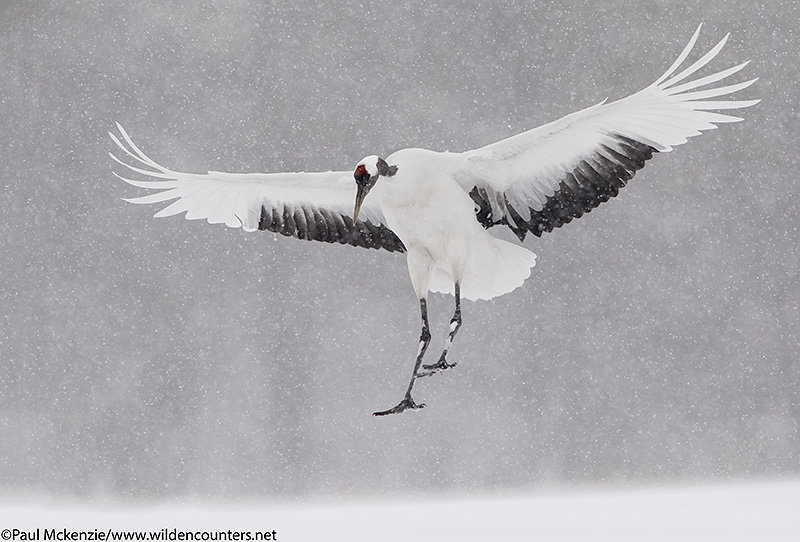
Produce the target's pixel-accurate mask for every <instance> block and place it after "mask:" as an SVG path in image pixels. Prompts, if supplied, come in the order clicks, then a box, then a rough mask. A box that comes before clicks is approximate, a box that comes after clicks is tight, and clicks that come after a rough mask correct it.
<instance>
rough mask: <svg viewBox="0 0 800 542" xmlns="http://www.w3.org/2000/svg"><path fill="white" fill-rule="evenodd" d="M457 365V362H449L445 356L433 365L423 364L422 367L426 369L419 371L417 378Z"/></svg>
mask: <svg viewBox="0 0 800 542" xmlns="http://www.w3.org/2000/svg"><path fill="white" fill-rule="evenodd" d="M456 365H457V363H456V362H453V363H447V360H446V359H445V357H444V356H442V357H440V358H439V361H437V362H436V363H433V364H431V365H423V366H422V368H423V369H425V370H424V371H420V372H418V373H417V376H416V378H420V377H423V376H431V375H435V374H436V373H438V372H439V371H444V370H445V369H450V368H451V367H455V366H456Z"/></svg>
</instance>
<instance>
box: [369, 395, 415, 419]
mask: <svg viewBox="0 0 800 542" xmlns="http://www.w3.org/2000/svg"><path fill="white" fill-rule="evenodd" d="M421 408H425V403H420V404H417V403H415V402H414V400H413V399H412V398H411V395H406V396H405V398H404V399H403V400H402V401H400V403H399V404H398V405H397V406H396V407H393V408H390V409H389V410H382V411H381V412H373V413H372V415H373V416H388V415H389V414H400V413H401V412H404V411H406V410H419V409H421Z"/></svg>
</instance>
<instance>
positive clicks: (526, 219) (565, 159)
mask: <svg viewBox="0 0 800 542" xmlns="http://www.w3.org/2000/svg"><path fill="white" fill-rule="evenodd" d="M699 32H700V28H699V27H698V29H697V31H696V32H695V33H694V35H693V36H692V38H691V40H690V41H689V44H688V45H687V46H686V48H685V49H684V50H683V52H681V54H680V55H679V56H678V58H677V59H676V60H675V62H674V63H673V64H672V66H670V68H669V69H668V70H667V71H666V72H665V73H664V74H663V75H662V76H661V77H660V78H659V79H657V80H656V81H655V82H654V83H653V84H651V85H650V86H648V87H646V88H645V89H643V90H641V91H639V92H636V93H634V94H632V95H630V96H628V97H626V98H623V99H621V100H617V101H615V102H611V103H606V102H605V101H604V102H601V103H599V104H596V105H594V106H591V107H588V108H586V109H584V110H582V111H578V112H576V113H572V114H570V115H567V116H565V117H563V118H561V119H559V120H557V121H555V122H551V123H549V124H546V125H544V126H540V127H539V128H535V129H533V130H529V131H527V132H523V133H521V134H518V135H515V136H512V137H509V138H507V139H504V140H502V141H498V142H496V143H492V144H490V145H487V146H485V147H482V148H479V149H475V150H471V151H467V152H463V153H440V152H434V151H430V150H426V149H403V150H400V151H397V152H395V153H393V154H391V155H389V156H388V158H386V159H385V160H384V159H382V158H379V157H377V156H374V155H372V156H368V157H367V158H365V159H364V160H362V161H361V162H360V163H359V164H358V165H357V166H356V168H355V172H348V171H339V172H325V173H266V174H264V173H251V174H236V173H222V172H209V173H208V174H192V173H183V172H177V171H172V170H170V169H167V168H165V167H163V166H160V165H159V164H158V163H156V162H155V161H153V160H151V159H150V158H148V157H147V156H146V155H145V154H144V153H143V152H142V151H141V150H139V148H138V147H137V146H136V145H135V144H134V143H133V141H132V140H131V139H130V137H129V136H128V134H127V133H126V132H125V130H123V129H122V127H121V126H119V125H117V127H118V129H119V131H120V134H121V135H122V140H120V139H119V138H118V137H117V136H115V135H113V134H111V137H112V139H113V140H114V142H115V143H116V144H117V145H118V146H119V148H120V149H121V150H122V151H123V152H124V153H125V154H126V155H127V156H128V157H129V158H131V159H132V160H133V161H134V164H135V165H134V164H131V163H128V162H125V161H122V160H120V159H119V158H117V157H116V156H114V155H113V154H112V155H111V156H112V158H114V159H115V160H116V161H117V162H119V163H120V164H123V165H124V166H126V167H127V168H129V169H130V170H132V171H134V172H136V173H138V174H141V175H143V176H145V177H146V178H148V180H133V179H127V178H124V177H121V178H122V179H123V180H125V181H126V182H128V183H130V184H132V185H134V186H137V187H140V188H145V189H149V190H156V191H157V192H154V193H150V194H148V195H145V196H141V197H138V198H134V199H131V200H129V201H131V202H133V203H142V204H150V203H162V202H167V201H170V200H175V201H173V202H172V203H170V204H169V205H168V206H167V207H165V208H164V209H162V210H160V211H159V212H158V213H156V216H157V217H160V216H171V215H175V214H179V213H183V212H185V213H186V218H187V219H206V220H207V221H208V222H210V223H214V224H217V223H221V224H225V225H227V226H229V227H242V228H244V229H245V230H247V231H255V230H267V231H273V232H276V233H280V234H282V235H286V236H290V237H296V238H300V239H307V240H316V241H323V242H329V243H341V244H349V245H353V246H358V247H365V248H375V249H383V250H388V251H393V252H398V251H399V252H407V253H408V270H409V275H410V277H411V283H412V285H413V287H414V292H415V293H416V295H417V298H418V299H419V304H420V315H421V318H422V332H421V333H420V342H419V348H418V350H417V356H416V360H415V364H414V371H413V373H412V376H411V380H410V382H409V385H408V389H407V391H406V394H405V396H404V398H403V400H402V401H400V403H399V404H398V405H397V406H395V407H393V408H391V409H389V410H385V411H381V412H376V413H375V414H376V415H385V414H395V413H398V412H403V411H405V410H417V409H419V408H421V407H422V406H424V405H421V404H417V403H415V402H414V400H413V399H412V396H411V392H412V389H413V387H414V383H415V381H416V379H418V378H420V377H422V376H427V375H431V374H435V373H436V372H439V371H441V370H444V369H447V368H449V367H452V366H453V365H455V364H454V363H451V362H450V361H448V360H447V354H448V352H449V349H450V346H451V344H452V342H453V339H454V337H455V336H456V333H457V332H458V330H459V328H460V327H461V321H462V317H461V297H462V296H463V297H466V298H468V299H491V298H493V297H496V296H499V295H502V294H505V293H508V292H510V291H512V290H514V289H516V288H517V287H519V286H520V285H522V283H523V282H524V281H525V280H526V279H527V278H528V277H529V276H530V274H531V269H532V268H533V267H534V265H535V263H536V256H535V255H534V254H533V252H531V251H529V250H528V249H526V248H524V247H522V246H519V245H516V244H513V243H510V242H507V241H504V240H501V239H497V238H495V237H494V236H492V235H491V234H490V233H489V228H491V227H493V226H506V227H508V228H509V229H510V230H511V231H513V232H514V233H515V234H516V235H517V237H518V238H519V239H520V241H524V239H525V237H526V235H527V234H528V233H533V234H534V235H536V236H540V235H542V234H543V233H545V232H550V231H552V230H553V229H555V228H558V227H561V226H563V225H564V224H567V223H569V222H570V221H571V220H573V219H574V218H579V217H581V216H582V215H583V214H584V213H588V212H590V211H591V210H592V209H594V208H595V207H597V206H598V205H600V204H601V203H602V202H604V201H607V200H608V199H610V198H612V197H614V196H616V195H617V194H618V193H619V190H620V189H621V188H622V187H624V186H625V185H626V184H627V182H628V181H629V180H630V179H631V178H632V177H633V175H634V174H635V172H636V171H637V170H639V169H641V168H642V167H644V165H645V162H646V161H647V160H649V159H650V158H651V157H652V156H653V154H654V153H658V152H667V151H671V150H672V148H673V146H676V145H681V144H683V143H685V142H686V141H687V139H688V138H689V137H692V136H696V135H699V134H700V133H701V131H703V130H709V129H713V128H716V125H717V124H720V123H730V122H737V121H740V120H742V119H740V118H738V117H734V116H731V115H728V114H725V113H720V112H718V111H722V110H729V109H741V108H745V107H749V106H751V105H754V104H756V103H757V102H758V100H713V99H712V98H716V97H721V96H726V95H730V94H733V93H735V92H738V91H740V90H743V89H745V88H747V87H749V86H750V85H751V84H753V83H754V82H755V79H751V80H749V81H743V82H740V83H735V84H730V85H726V86H712V85H714V84H715V83H718V82H719V81H722V80H723V79H725V78H727V77H729V76H731V75H733V74H735V73H737V72H739V71H740V70H741V69H743V68H744V67H745V66H746V65H747V62H744V63H742V64H739V65H736V66H733V67H731V68H728V69H725V70H722V71H719V72H715V73H712V74H710V75H706V76H704V77H701V78H698V79H690V77H691V76H692V75H694V74H695V73H696V72H697V71H698V70H700V69H702V68H703V67H705V66H706V65H708V64H709V63H710V62H711V61H712V60H713V59H714V58H715V57H716V55H717V54H718V53H719V51H720V50H721V49H722V47H723V46H724V44H725V42H726V40H727V37H728V36H725V38H724V39H723V40H722V41H720V42H719V43H718V44H717V45H716V46H715V47H713V48H712V49H711V50H710V51H709V52H708V53H706V54H705V55H703V56H702V57H701V58H700V59H698V60H696V61H695V62H694V63H692V64H691V65H690V66H688V67H687V68H685V69H683V70H682V71H680V72H678V73H675V72H676V71H677V70H678V68H679V67H680V66H681V65H682V64H683V62H684V61H685V60H686V58H687V57H688V55H689V53H690V52H691V50H692V48H693V46H694V44H695V42H696V40H697V37H698V35H699ZM709 87H711V88H709ZM701 89H702V90H701ZM354 180H355V182H353V181H354ZM430 291H434V292H443V293H450V294H452V295H453V296H454V297H455V310H454V313H453V317H452V319H451V322H450V333H449V335H448V338H447V341H446V343H445V346H444V348H443V350H442V353H441V355H440V356H439V358H438V361H437V362H436V363H433V364H430V365H422V361H423V358H424V356H425V352H426V350H427V348H428V345H429V343H430V339H431V337H430V330H429V325H428V310H427V298H428V292H430Z"/></svg>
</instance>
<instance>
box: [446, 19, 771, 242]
mask: <svg viewBox="0 0 800 542" xmlns="http://www.w3.org/2000/svg"><path fill="white" fill-rule="evenodd" d="M701 26H702V25H701ZM699 32H700V27H698V28H697V31H695V33H694V35H693V36H692V39H691V40H690V41H689V44H688V45H687V46H686V48H685V49H684V50H683V52H682V53H681V54H680V55H679V56H678V59H677V60H676V61H675V62H674V63H673V64H672V66H671V67H670V68H669V69H668V70H667V71H666V73H664V75H662V76H661V77H660V78H659V79H658V80H657V81H655V82H654V83H653V84H651V85H650V86H649V87H647V88H645V89H644V90H642V91H640V92H637V93H635V94H633V95H631V96H628V97H627V98H623V99H621V100H618V101H616V102H612V103H605V102H602V103H600V104H597V105H594V106H592V107H589V108H587V109H584V110H582V111H578V112H576V113H572V114H571V115H567V116H566V117H563V118H561V119H560V120H557V121H555V122H552V123H550V124H546V125H544V126H541V127H539V128H535V129H533V130H530V131H527V132H524V133H521V134H519V135H516V136H513V137H510V138H508V139H505V140H503V141H499V142H497V143H494V144H491V145H488V146H486V147H482V148H480V149H476V150H474V151H468V152H466V153H463V154H462V155H461V157H462V167H461V168H460V170H459V171H457V172H456V179H457V180H458V182H459V183H460V184H461V186H462V187H463V188H464V190H466V191H467V192H469V193H470V196H471V197H472V199H473V201H475V204H476V214H477V218H478V221H479V222H481V224H483V226H484V227H487V228H488V227H490V226H494V225H496V224H505V225H507V226H508V227H509V228H510V229H511V230H513V231H514V233H516V234H517V236H518V237H519V238H520V240H523V239H524V238H525V234H526V233H527V232H529V231H530V232H532V233H533V234H535V235H537V236H540V235H541V234H542V233H543V232H549V231H552V230H553V229H554V228H557V227H559V226H562V225H564V224H566V223H568V222H570V221H571V220H572V219H573V218H577V217H580V216H581V215H583V214H584V213H588V212H589V211H591V210H592V209H594V208H595V207H597V206H598V205H599V204H600V203H602V202H604V201H607V200H608V199H610V198H611V197H613V196H616V195H617V193H618V192H619V189H620V188H622V187H623V186H625V184H626V183H627V181H628V180H630V179H631V177H633V175H634V173H635V172H636V171H637V170H639V169H641V168H642V167H644V163H645V161H646V160H648V159H650V158H651V157H652V156H653V153H655V152H666V151H670V150H672V147H673V146H675V145H681V144H683V143H685V142H686V141H687V138H689V137H692V136H696V135H700V132H701V130H709V129H712V128H716V126H715V124H718V123H726V122H736V121H740V120H742V119H740V118H738V117H734V116H730V115H727V114H723V113H717V112H714V111H719V110H728V109H739V108H744V107H749V106H751V105H754V104H756V103H758V101H759V100H738V101H736V100H728V101H725V100H711V99H709V98H717V97H720V96H725V95H728V94H732V93H734V92H737V91H740V90H743V89H745V88H747V87H748V86H750V85H751V84H753V83H754V82H755V81H756V79H752V80H750V81H744V82H741V83H736V84H732V85H727V86H716V87H714V88H707V89H705V90H698V89H700V88H701V87H706V86H708V85H712V84H714V83H718V82H719V81H722V80H723V79H724V78H726V77H728V76H730V75H733V74H734V73H736V72H738V71H739V70H741V69H742V68H744V67H745V66H746V65H747V62H745V63H742V64H739V65H738V66H734V67H732V68H728V69H726V70H723V71H720V72H718V73H714V74H711V75H708V76H705V77H701V78H698V79H693V80H689V81H686V80H687V79H688V78H689V77H690V76H692V75H693V74H694V73H695V72H696V71H697V70H699V69H700V68H702V67H704V66H705V65H706V64H708V63H709V62H711V60H712V59H713V58H714V57H715V56H716V55H717V53H719V51H720V50H721V49H722V47H723V46H724V45H725V42H726V40H727V38H728V36H725V38H724V39H723V40H722V41H721V42H720V43H719V44H717V45H716V46H715V47H714V48H712V49H711V50H710V51H709V52H708V53H706V54H705V55H704V56H702V57H701V58H700V59H699V60H697V61H696V62H694V63H693V64H691V65H690V66H689V67H688V68H686V69H684V70H683V71H681V72H680V73H678V74H676V75H673V74H674V73H675V71H676V70H677V69H678V67H679V66H680V65H681V64H682V63H683V62H684V61H685V60H686V58H687V56H688V55H689V53H690V52H691V50H692V48H693V46H694V44H695V42H696V41H697V36H698V34H699Z"/></svg>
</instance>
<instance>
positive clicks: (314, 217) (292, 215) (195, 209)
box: [109, 124, 405, 252]
mask: <svg viewBox="0 0 800 542" xmlns="http://www.w3.org/2000/svg"><path fill="white" fill-rule="evenodd" d="M117 129H118V130H119V133H120V135H121V136H122V140H120V138H118V137H117V136H116V135H114V134H112V133H109V135H110V136H111V139H112V140H113V141H114V143H116V145H117V146H118V147H119V148H120V149H121V150H122V152H124V153H125V155H126V156H127V157H128V158H130V159H132V161H133V162H134V163H135V164H137V165H133V164H131V163H127V162H126V161H123V160H121V159H120V158H118V157H117V156H115V155H114V154H111V153H109V154H111V158H113V159H114V160H115V161H116V162H118V163H120V164H122V165H123V166H125V167H127V168H128V169H129V170H131V171H133V172H135V173H138V174H140V175H144V176H145V177H149V178H150V180H143V181H142V180H134V179H128V178H125V177H123V176H121V175H117V174H116V173H114V175H116V176H117V177H119V178H120V179H122V180H123V181H125V182H126V183H128V184H131V185H133V186H136V187H139V188H146V189H148V190H158V192H155V193H151V194H148V195H145V196H140V197H137V198H131V199H126V200H125V201H128V202H131V203H138V204H150V203H163V202H167V201H170V200H176V201H173V202H172V203H170V204H169V205H167V206H166V207H164V208H163V209H161V210H160V211H159V212H158V213H156V215H155V216H156V217H164V216H172V215H177V214H180V213H183V212H186V218H187V219H189V220H196V219H205V220H207V221H208V222H209V223H210V224H225V225H226V226H228V227H231V228H238V227H241V228H244V229H245V230H246V231H255V230H268V231H272V232H276V233H280V234H281V235H286V236H289V237H296V238H298V239H307V240H309V241H323V242H326V243H341V244H347V245H353V246H357V247H364V248H376V249H381V248H382V249H385V250H388V251H390V252H396V251H399V252H405V246H404V245H403V242H402V241H401V240H400V239H399V238H398V237H397V235H395V233H394V232H393V231H392V230H391V229H389V227H388V226H387V225H386V219H385V218H384V216H383V212H382V211H381V208H380V203H379V201H378V200H377V198H369V199H367V200H366V201H365V202H364V205H363V206H362V207H361V212H360V214H359V219H358V221H357V222H356V223H355V224H354V223H353V209H354V203H355V198H356V183H355V181H354V179H353V174H352V172H343V171H328V172H324V173H223V172H219V171H210V172H208V173H207V174H195V173H181V172H179V171H172V170H169V169H167V168H165V167H163V166H160V165H159V164H157V163H156V162H154V161H153V160H151V159H150V158H148V157H147V155H145V154H144V153H143V152H142V151H141V150H139V148H138V147H137V146H136V145H135V144H134V143H133V141H132V140H131V138H130V137H129V136H128V134H127V133H126V132H125V130H124V129H123V128H122V126H120V125H119V124H117ZM123 141H124V143H123ZM153 179H156V180H153Z"/></svg>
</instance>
